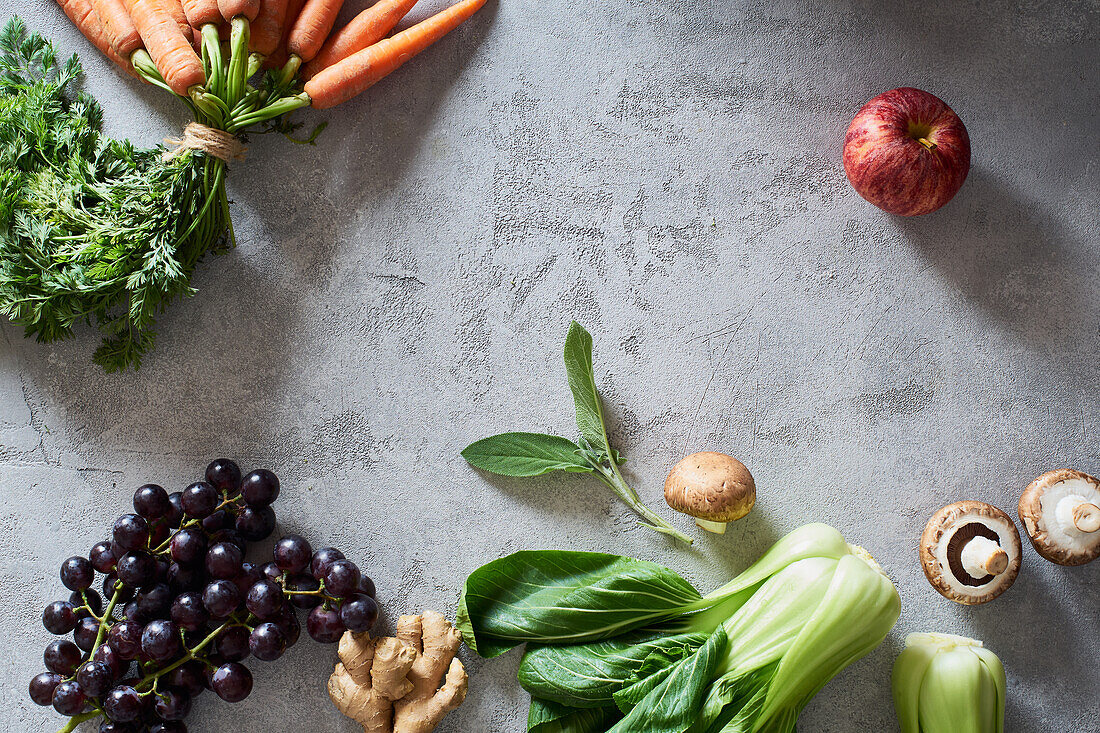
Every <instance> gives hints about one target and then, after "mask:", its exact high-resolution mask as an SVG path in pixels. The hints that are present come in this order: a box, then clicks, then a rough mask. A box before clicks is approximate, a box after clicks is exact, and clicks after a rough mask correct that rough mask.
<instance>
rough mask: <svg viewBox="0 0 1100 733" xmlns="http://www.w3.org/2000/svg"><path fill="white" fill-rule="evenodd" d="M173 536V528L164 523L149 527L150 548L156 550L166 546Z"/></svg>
mask: <svg viewBox="0 0 1100 733" xmlns="http://www.w3.org/2000/svg"><path fill="white" fill-rule="evenodd" d="M171 535H172V528H171V527H169V526H168V525H167V524H165V523H164V522H156V523H154V524H152V525H150V526H149V547H152V548H154V549H160V546H161V545H163V544H164V542H165V540H167V539H168V538H169V537H170V536H171Z"/></svg>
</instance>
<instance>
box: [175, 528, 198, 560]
mask: <svg viewBox="0 0 1100 733" xmlns="http://www.w3.org/2000/svg"><path fill="white" fill-rule="evenodd" d="M168 552H169V554H171V556H172V559H173V560H175V561H176V562H178V563H183V564H184V565H188V564H191V563H195V562H198V561H199V560H201V559H203V558H204V557H206V535H205V534H204V533H203V531H202V530H201V529H196V528H195V527H187V528H185V529H181V530H179V531H178V532H176V534H175V535H173V536H172V542H171V543H170V544H169V545H168Z"/></svg>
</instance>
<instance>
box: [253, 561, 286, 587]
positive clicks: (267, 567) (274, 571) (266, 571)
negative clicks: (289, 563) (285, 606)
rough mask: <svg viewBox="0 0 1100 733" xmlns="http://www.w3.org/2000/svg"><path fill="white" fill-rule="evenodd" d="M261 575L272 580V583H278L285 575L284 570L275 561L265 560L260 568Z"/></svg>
mask: <svg viewBox="0 0 1100 733" xmlns="http://www.w3.org/2000/svg"><path fill="white" fill-rule="evenodd" d="M257 569H258V570H259V572H260V577H261V578H263V579H264V580H270V581H271V582H272V583H278V582H279V580H280V579H282V577H283V571H282V570H280V569H279V566H278V565H276V564H275V563H273V562H265V563H264V564H263V565H261V566H260V567H259V568H257Z"/></svg>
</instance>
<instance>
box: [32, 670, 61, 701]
mask: <svg viewBox="0 0 1100 733" xmlns="http://www.w3.org/2000/svg"><path fill="white" fill-rule="evenodd" d="M63 679H64V678H63V677H62V676H61V675H59V674H57V673H56V672H43V673H42V674H39V675H35V676H34V678H32V679H31V684H30V694H31V700H33V701H34V704H35V705H41V706H43V707H45V706H47V705H52V704H53V693H54V690H56V689H57V686H58V685H60V684H61V681H62V680H63Z"/></svg>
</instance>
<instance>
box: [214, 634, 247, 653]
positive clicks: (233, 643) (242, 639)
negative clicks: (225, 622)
mask: <svg viewBox="0 0 1100 733" xmlns="http://www.w3.org/2000/svg"><path fill="white" fill-rule="evenodd" d="M214 648H215V650H216V651H217V653H218V656H220V657H221V658H222V659H224V660H225V661H227V662H239V661H241V660H242V659H244V658H245V657H247V656H248V629H247V628H245V627H244V626H230V627H229V628H227V629H225V630H224V631H222V632H221V633H220V634H218V638H217V639H216V640H215V641H214Z"/></svg>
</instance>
